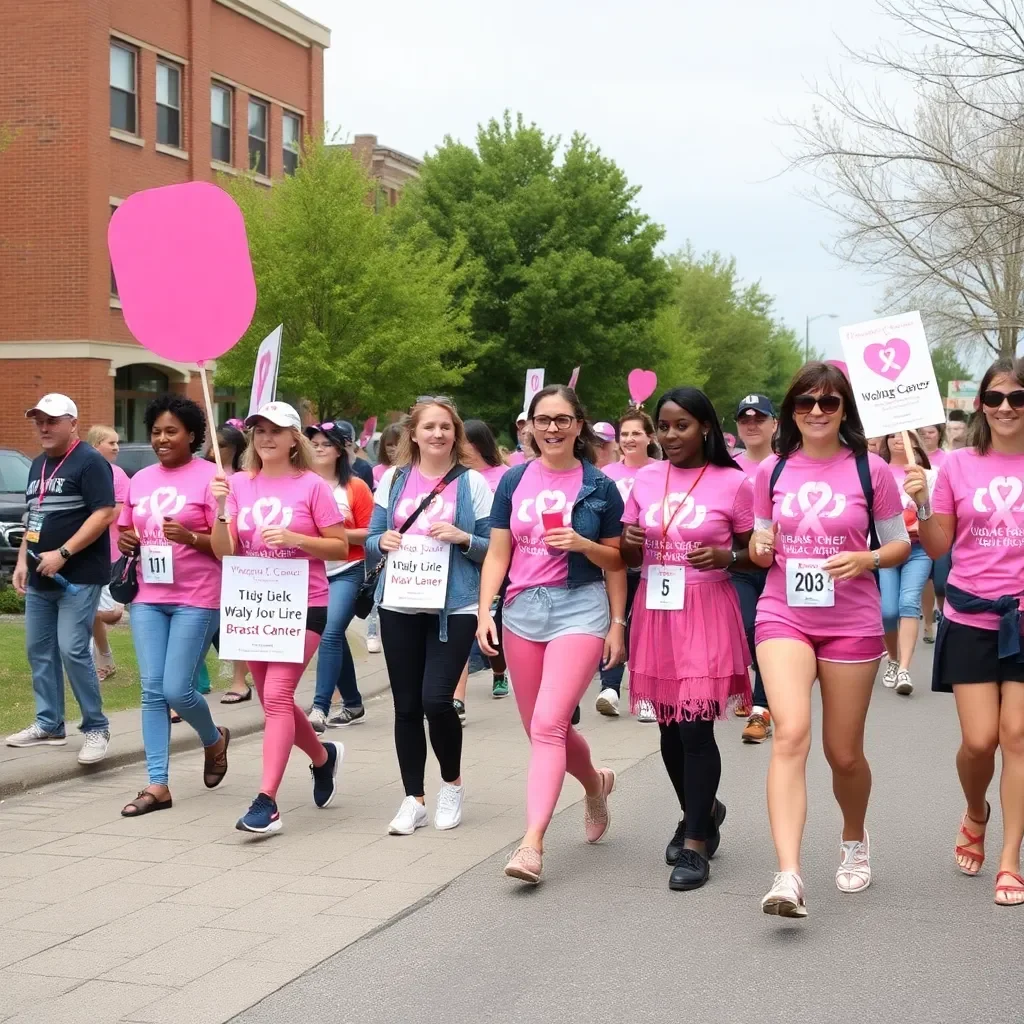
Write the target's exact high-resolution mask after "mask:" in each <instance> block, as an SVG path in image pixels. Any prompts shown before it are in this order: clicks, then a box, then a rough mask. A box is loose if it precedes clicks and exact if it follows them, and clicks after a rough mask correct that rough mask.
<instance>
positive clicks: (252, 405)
mask: <svg viewBox="0 0 1024 1024" xmlns="http://www.w3.org/2000/svg"><path fill="white" fill-rule="evenodd" d="M283 329H284V324H278V325H277V327H275V328H274V329H273V330H272V331H271V332H270V333H269V334H268V335H267V336H266V337H265V338H264V339H263V340H262V341H261V342H260V347H259V349H258V350H257V352H256V366H255V368H254V369H253V372H252V391H251V392H250V393H249V413H248V415H250V416H255V415H256V413H258V412H259V411H260V408H261V407H262V406H264V405H266V404H267V402H272V401H273V400H274V396H275V395H276V394H277V368H278V366H279V365H280V363H281V331H282V330H283Z"/></svg>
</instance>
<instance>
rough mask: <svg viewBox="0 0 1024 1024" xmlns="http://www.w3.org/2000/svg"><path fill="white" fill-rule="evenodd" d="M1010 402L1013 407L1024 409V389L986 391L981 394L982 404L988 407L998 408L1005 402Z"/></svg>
mask: <svg viewBox="0 0 1024 1024" xmlns="http://www.w3.org/2000/svg"><path fill="white" fill-rule="evenodd" d="M1004 400H1005V401H1006V402H1008V403H1009V405H1010V408H1011V409H1024V391H1011V392H1010V393H1009V394H1006V392H1005V391H986V392H985V393H984V394H983V395H982V396H981V404H982V405H984V406H985V408H986V409H998V408H999V407H1000V406H1001V405H1002V404H1003V402H1004Z"/></svg>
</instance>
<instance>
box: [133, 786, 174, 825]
mask: <svg viewBox="0 0 1024 1024" xmlns="http://www.w3.org/2000/svg"><path fill="white" fill-rule="evenodd" d="M172 804H173V801H172V800H171V798H170V797H168V798H167V799H166V800H158V799H157V798H156V796H155V794H153V793H150V791H149V790H148V789H140V790H139V795H138V796H137V797H136V798H135V799H134V800H133V801H132V802H131V803H130V804H125V805H124V807H122V808H121V817H122V818H138V817H139V816H141V815H143V814H149V813H151V812H152V811H167V810H170V808H171V806H172Z"/></svg>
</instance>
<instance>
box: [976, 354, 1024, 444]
mask: <svg viewBox="0 0 1024 1024" xmlns="http://www.w3.org/2000/svg"><path fill="white" fill-rule="evenodd" d="M1004 375H1005V376H1007V377H1012V378H1013V379H1014V380H1015V381H1016V382H1017V383H1018V384H1020V385H1021V387H1024V363H1022V362H1021V361H1020V360H1019V359H997V360H996V361H995V362H994V363H993V364H992V365H991V366H990V367H989V368H988V369H987V370H986V371H985V376H984V377H982V378H981V387H980V388H978V396H979V398H978V412H977V413H976V414H975V416H974V419H972V420H971V425H970V428H969V430H968V441H969V442H970V444H971V445H972V447H974V448H975V450H976V451H977V452H978V454H979V455H988V453H989V452H990V451H991V450H992V430H991V429H990V427H989V425H988V417H987V416H986V415H985V411H984V406H982V405H981V396H982V395H983V394H985V392H986V391H988V389H989V388H990V387H991V386H992V381H993V380H995V379H996V377H1002V376H1004Z"/></svg>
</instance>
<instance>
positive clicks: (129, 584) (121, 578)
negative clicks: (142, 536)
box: [110, 555, 139, 604]
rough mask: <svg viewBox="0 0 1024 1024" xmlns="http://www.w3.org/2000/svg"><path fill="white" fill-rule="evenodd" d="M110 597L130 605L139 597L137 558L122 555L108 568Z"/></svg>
mask: <svg viewBox="0 0 1024 1024" xmlns="http://www.w3.org/2000/svg"><path fill="white" fill-rule="evenodd" d="M110 596H111V597H112V598H113V599H114V600H115V601H117V603H118V604H131V602H132V601H134V600H135V598H136V597H138V596H139V556H138V555H122V556H121V557H120V558H119V559H118V560H117V561H116V562H115V563H114V564H113V565H112V566H111V568H110Z"/></svg>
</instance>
